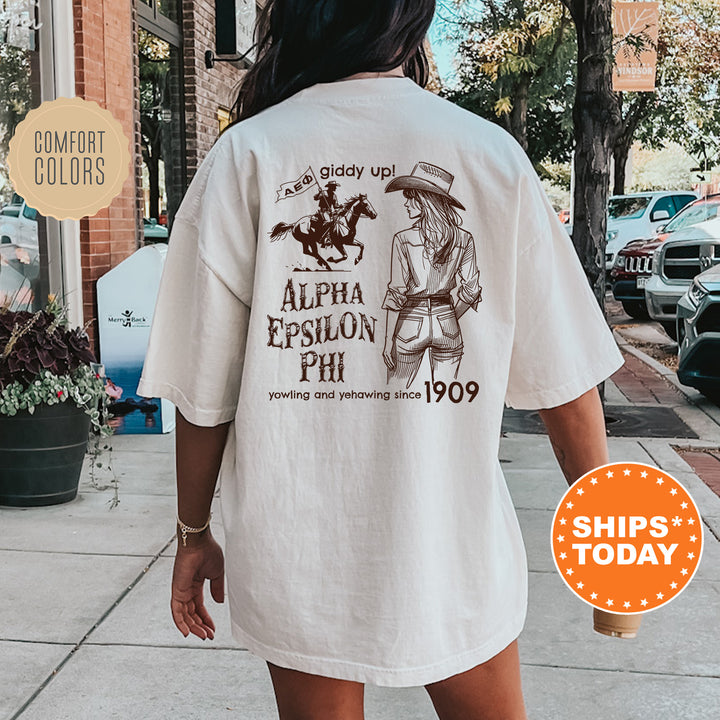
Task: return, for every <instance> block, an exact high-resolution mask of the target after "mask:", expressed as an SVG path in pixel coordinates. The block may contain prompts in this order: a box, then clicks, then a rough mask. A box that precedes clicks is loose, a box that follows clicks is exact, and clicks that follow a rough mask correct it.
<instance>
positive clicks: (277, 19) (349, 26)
mask: <svg viewBox="0 0 720 720" xmlns="http://www.w3.org/2000/svg"><path fill="white" fill-rule="evenodd" d="M434 13H435V0H361V1H359V2H357V1H356V2H348V1H347V0H267V2H266V3H265V7H264V8H263V10H262V11H261V12H260V15H259V17H258V20H257V25H256V27H255V38H256V41H257V48H256V57H257V59H256V61H255V63H254V64H253V66H252V67H251V68H250V70H248V72H247V74H246V75H245V78H244V79H243V81H242V84H241V86H240V92H239V94H238V98H237V101H236V102H235V105H234V106H233V115H234V119H235V122H239V121H240V120H244V119H246V118H249V117H252V116H253V115H257V113H259V112H260V111H261V110H264V109H265V108H267V107H270V106H271V105H275V104H277V103H279V102H281V101H282V100H285V99H286V98H288V97H290V96H291V95H294V94H295V93H297V92H299V91H300V90H303V89H305V88H307V87H310V86H311V85H315V84H316V83H323V82H333V81H335V80H339V79H340V78H343V77H347V76H348V75H353V74H355V73H359V72H384V71H386V70H392V69H393V68H395V67H398V66H400V65H402V67H403V70H404V72H405V75H406V76H407V77H409V78H412V79H413V80H414V81H415V82H416V83H417V84H418V85H420V86H422V87H424V86H425V84H426V83H427V81H428V74H429V72H428V61H427V57H426V55H425V49H424V47H423V42H424V39H425V35H426V33H427V31H428V28H429V27H430V23H431V22H432V18H433V15H434Z"/></svg>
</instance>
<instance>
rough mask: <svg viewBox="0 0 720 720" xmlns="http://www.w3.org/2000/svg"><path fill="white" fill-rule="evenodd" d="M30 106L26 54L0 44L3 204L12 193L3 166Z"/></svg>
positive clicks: (0, 173)
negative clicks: (11, 142)
mask: <svg viewBox="0 0 720 720" xmlns="http://www.w3.org/2000/svg"><path fill="white" fill-rule="evenodd" d="M31 106H32V88H31V85H30V56H29V53H28V52H27V51H26V50H23V49H22V48H18V47H14V46H13V45H10V44H9V43H6V42H0V157H2V164H1V165H0V178H1V179H0V188H1V189H2V190H3V193H4V194H6V197H5V199H6V200H9V199H10V197H9V195H7V193H10V192H11V191H12V185H11V183H10V182H9V175H8V169H7V163H6V162H5V158H7V155H8V148H9V144H10V139H11V138H12V136H13V135H14V134H15V128H16V127H17V126H18V124H19V123H20V121H21V120H22V119H23V118H24V117H25V115H27V113H28V111H29V110H30V108H31Z"/></svg>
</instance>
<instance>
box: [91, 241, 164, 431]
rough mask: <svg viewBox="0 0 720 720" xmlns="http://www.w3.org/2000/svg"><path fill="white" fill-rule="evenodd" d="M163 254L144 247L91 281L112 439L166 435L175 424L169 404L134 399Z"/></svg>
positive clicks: (159, 248) (159, 246)
mask: <svg viewBox="0 0 720 720" xmlns="http://www.w3.org/2000/svg"><path fill="white" fill-rule="evenodd" d="M166 253H167V245H164V244H162V243H158V244H156V245H147V246H146V247H144V248H141V249H140V250H138V251H137V252H135V253H133V254H132V255H131V256H130V257H129V258H127V259H126V260H123V262H121V263H120V264H119V265H117V266H116V267H114V268H113V269H112V270H110V271H109V272H107V273H105V275H103V276H102V277H101V278H100V279H99V280H98V282H97V299H98V300H97V302H98V322H99V326H100V362H101V363H102V364H103V365H104V366H105V377H106V389H107V391H108V394H109V395H110V397H111V398H112V402H111V406H110V410H111V412H112V413H113V414H114V415H115V418H114V420H113V421H112V424H113V425H114V428H115V432H116V433H117V434H121V433H133V434H136V433H161V432H170V431H171V430H172V429H173V427H174V425H175V412H174V408H173V405H172V404H171V403H170V402H168V401H167V400H161V399H160V398H152V399H147V398H143V397H140V396H139V395H138V394H137V387H138V383H139V382H140V375H141V373H142V368H143V364H144V363H145V354H146V352H147V346H148V340H149V339H150V325H151V323H152V316H153V312H154V310H155V303H156V301H157V295H158V290H159V288H160V276H161V275H162V269H163V265H164V263H165V255H166Z"/></svg>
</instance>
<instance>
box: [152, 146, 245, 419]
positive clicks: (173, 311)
mask: <svg viewBox="0 0 720 720" xmlns="http://www.w3.org/2000/svg"><path fill="white" fill-rule="evenodd" d="M226 135H227V133H226ZM226 135H224V136H222V137H221V138H220V139H219V140H218V141H217V142H216V144H215V145H214V146H213V148H212V149H211V151H210V153H208V156H207V157H206V159H205V161H204V162H203V163H202V164H201V166H200V168H199V169H198V171H197V173H196V175H195V177H194V178H193V181H192V183H191V184H190V187H189V188H188V191H187V193H186V195H185V198H184V199H183V202H182V204H181V207H180V208H179V210H178V213H177V214H176V216H175V221H174V224H173V228H172V232H171V234H170V239H169V245H168V252H167V256H166V260H165V266H164V268H163V274H162V278H161V281H160V289H159V293H158V299H157V303H156V306H155V312H154V315H153V321H152V327H151V331H150V341H149V345H148V350H147V354H146V357H145V365H144V367H143V373H142V377H141V380H140V384H139V386H138V393H139V394H140V395H142V396H145V397H161V398H166V399H168V400H170V401H171V402H172V403H174V404H175V405H176V407H177V408H178V409H179V410H180V412H181V413H182V415H183V416H184V417H185V418H186V419H187V420H189V421H190V422H191V423H193V424H195V425H202V426H208V427H212V426H215V425H219V424H221V423H224V422H228V421H230V420H232V419H233V417H234V416H235V411H236V409H237V403H238V397H239V394H240V384H241V379H242V371H243V362H244V357H245V343H246V341H247V332H248V324H249V319H250V305H251V302H252V288H253V277H254V268H255V251H256V246H257V242H256V238H257V230H256V228H257V207H256V205H257V203H256V200H257V198H256V195H257V193H256V191H255V190H254V189H253V187H252V185H253V182H252V176H253V172H254V171H253V168H252V162H251V160H250V159H248V158H243V157H242V156H241V155H239V154H238V151H237V149H236V148H235V146H234V144H233V142H232V141H231V139H230V138H229V137H226Z"/></svg>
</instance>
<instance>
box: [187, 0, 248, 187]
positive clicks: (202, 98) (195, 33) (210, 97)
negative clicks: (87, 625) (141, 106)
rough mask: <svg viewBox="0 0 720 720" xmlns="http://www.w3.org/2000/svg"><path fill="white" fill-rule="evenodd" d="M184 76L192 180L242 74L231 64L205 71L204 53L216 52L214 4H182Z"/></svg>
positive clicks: (188, 151)
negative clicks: (218, 113)
mask: <svg viewBox="0 0 720 720" xmlns="http://www.w3.org/2000/svg"><path fill="white" fill-rule="evenodd" d="M182 29H183V43H184V48H183V54H184V66H183V72H184V76H185V142H186V144H187V174H188V179H190V178H192V176H193V175H194V174H195V171H196V170H197V168H198V165H199V164H200V163H201V162H202V160H203V158H204V157H205V155H206V154H207V152H208V150H209V149H210V148H211V147H212V145H213V143H214V142H215V140H216V138H217V136H218V133H219V126H218V118H217V111H218V107H224V108H230V107H232V105H233V104H234V103H235V98H236V96H237V86H238V83H239V82H240V80H241V79H242V76H243V74H244V71H243V70H242V69H241V68H239V67H237V66H236V65H235V64H234V63H227V62H219V63H216V64H215V67H214V68H212V69H210V70H208V69H207V68H206V67H205V51H206V50H212V51H213V52H214V51H215V3H214V2H212V1H211V0H205V1H204V2H193V1H192V0H182Z"/></svg>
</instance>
